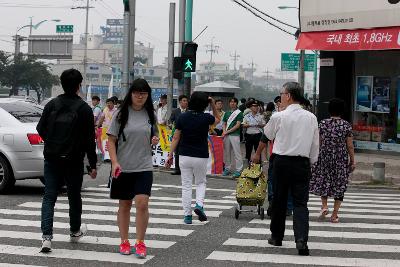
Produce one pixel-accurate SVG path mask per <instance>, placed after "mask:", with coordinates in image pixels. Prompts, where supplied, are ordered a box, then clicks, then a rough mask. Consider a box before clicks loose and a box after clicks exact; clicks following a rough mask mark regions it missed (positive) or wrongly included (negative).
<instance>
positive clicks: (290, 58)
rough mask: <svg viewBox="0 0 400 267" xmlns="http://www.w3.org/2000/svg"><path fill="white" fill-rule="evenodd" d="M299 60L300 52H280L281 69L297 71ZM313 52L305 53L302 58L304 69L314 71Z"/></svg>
mask: <svg viewBox="0 0 400 267" xmlns="http://www.w3.org/2000/svg"><path fill="white" fill-rule="evenodd" d="M299 62H300V54H291V53H282V54H281V71H298V70H299ZM314 65H315V54H306V57H305V59H304V70H305V71H314V68H315V66H314Z"/></svg>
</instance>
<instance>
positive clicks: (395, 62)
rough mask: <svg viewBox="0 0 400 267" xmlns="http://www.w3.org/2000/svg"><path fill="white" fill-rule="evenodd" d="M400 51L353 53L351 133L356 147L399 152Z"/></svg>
mask: <svg viewBox="0 0 400 267" xmlns="http://www.w3.org/2000/svg"><path fill="white" fill-rule="evenodd" d="M399 62H400V52H398V51H360V52H355V81H354V83H355V84H354V85H355V86H354V88H355V90H354V108H353V110H354V114H353V115H354V116H353V130H354V139H355V144H356V147H357V148H361V149H363V148H364V149H371V150H382V151H393V152H400V145H399V143H400V138H399V136H400V128H399V126H400V125H399V122H398V120H399V118H398V114H399V112H400V111H399V103H398V99H399V98H400V96H399V94H400V64H399Z"/></svg>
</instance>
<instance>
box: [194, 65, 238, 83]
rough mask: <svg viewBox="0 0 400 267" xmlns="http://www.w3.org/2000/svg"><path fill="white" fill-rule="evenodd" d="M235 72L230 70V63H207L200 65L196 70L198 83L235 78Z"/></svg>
mask: <svg viewBox="0 0 400 267" xmlns="http://www.w3.org/2000/svg"><path fill="white" fill-rule="evenodd" d="M234 74H235V71H233V70H230V69H229V63H225V62H212V63H210V62H207V63H200V64H199V66H198V68H197V70H196V80H197V83H199V84H202V83H205V82H212V81H219V80H222V79H223V78H224V79H225V78H227V77H229V76H233V75H234Z"/></svg>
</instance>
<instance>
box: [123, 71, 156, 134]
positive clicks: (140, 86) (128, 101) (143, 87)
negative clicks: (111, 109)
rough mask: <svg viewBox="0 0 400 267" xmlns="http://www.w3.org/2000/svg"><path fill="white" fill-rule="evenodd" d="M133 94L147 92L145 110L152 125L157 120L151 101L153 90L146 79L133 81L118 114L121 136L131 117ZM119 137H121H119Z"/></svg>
mask: <svg viewBox="0 0 400 267" xmlns="http://www.w3.org/2000/svg"><path fill="white" fill-rule="evenodd" d="M133 92H147V93H148V96H147V100H146V102H145V103H144V108H145V109H146V111H147V114H148V116H149V120H150V123H151V125H154V123H155V121H156V118H155V115H154V106H153V103H152V99H151V88H150V85H149V84H148V83H147V81H146V80H145V79H141V78H139V79H136V80H134V81H133V83H132V85H131V87H130V88H129V91H128V93H127V94H126V96H125V98H124V101H123V102H122V104H121V106H120V108H119V112H118V117H117V118H118V122H119V123H120V131H119V133H118V135H120V134H121V133H122V131H123V129H124V128H125V126H126V124H127V122H128V117H129V108H130V107H131V106H132V93H133ZM118 137H119V136H118Z"/></svg>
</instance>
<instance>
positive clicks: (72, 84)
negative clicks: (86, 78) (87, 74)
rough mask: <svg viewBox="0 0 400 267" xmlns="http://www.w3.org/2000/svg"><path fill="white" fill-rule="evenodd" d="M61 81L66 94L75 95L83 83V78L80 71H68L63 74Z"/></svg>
mask: <svg viewBox="0 0 400 267" xmlns="http://www.w3.org/2000/svg"><path fill="white" fill-rule="evenodd" d="M60 81H61V86H62V88H63V89H64V92H65V93H66V94H75V93H76V92H77V91H78V90H79V85H80V84H81V83H82V81H83V77H82V74H81V73H80V72H79V70H76V69H68V70H65V71H63V73H62V74H61V76H60ZM85 89H86V88H85Z"/></svg>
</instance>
